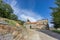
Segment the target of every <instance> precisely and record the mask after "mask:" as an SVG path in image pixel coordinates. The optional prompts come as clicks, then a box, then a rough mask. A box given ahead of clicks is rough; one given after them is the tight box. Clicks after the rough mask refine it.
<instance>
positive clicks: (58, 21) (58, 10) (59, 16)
mask: <svg viewBox="0 0 60 40" xmlns="http://www.w3.org/2000/svg"><path fill="white" fill-rule="evenodd" d="M55 4H56V5H57V7H54V8H52V7H51V9H52V10H53V12H52V18H53V22H52V23H53V24H54V27H55V28H56V29H57V28H60V0H55Z"/></svg>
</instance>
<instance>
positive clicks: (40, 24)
mask: <svg viewBox="0 0 60 40" xmlns="http://www.w3.org/2000/svg"><path fill="white" fill-rule="evenodd" d="M24 26H25V27H26V28H28V29H30V28H32V29H49V26H48V20H38V21H37V22H30V21H29V20H28V21H27V22H25V23H24Z"/></svg>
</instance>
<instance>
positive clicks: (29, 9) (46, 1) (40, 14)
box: [4, 0, 56, 22]
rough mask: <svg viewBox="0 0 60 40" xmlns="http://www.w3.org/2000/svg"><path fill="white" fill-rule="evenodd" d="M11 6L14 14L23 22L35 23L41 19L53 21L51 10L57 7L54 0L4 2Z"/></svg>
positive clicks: (13, 0)
mask: <svg viewBox="0 0 60 40" xmlns="http://www.w3.org/2000/svg"><path fill="white" fill-rule="evenodd" d="M4 1H5V2H6V3H8V4H10V5H11V6H12V8H13V10H14V13H15V14H16V15H17V16H18V18H19V19H21V20H24V21H25V20H27V19H29V20H30V21H32V22H34V21H37V20H41V19H48V20H49V22H50V20H51V16H50V15H51V9H49V7H55V6H56V5H55V4H54V0H4Z"/></svg>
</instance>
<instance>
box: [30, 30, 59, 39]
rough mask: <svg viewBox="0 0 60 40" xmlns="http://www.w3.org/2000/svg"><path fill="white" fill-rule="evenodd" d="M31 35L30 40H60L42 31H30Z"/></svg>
mask: <svg viewBox="0 0 60 40" xmlns="http://www.w3.org/2000/svg"><path fill="white" fill-rule="evenodd" d="M29 35H30V36H29V38H30V40H58V39H56V38H54V37H51V36H49V35H47V34H45V33H42V32H41V31H39V32H38V31H35V30H33V31H30V33H29Z"/></svg>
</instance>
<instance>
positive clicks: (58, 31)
mask: <svg viewBox="0 0 60 40" xmlns="http://www.w3.org/2000/svg"><path fill="white" fill-rule="evenodd" d="M52 31H53V32H56V33H59V34H60V30H52Z"/></svg>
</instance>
